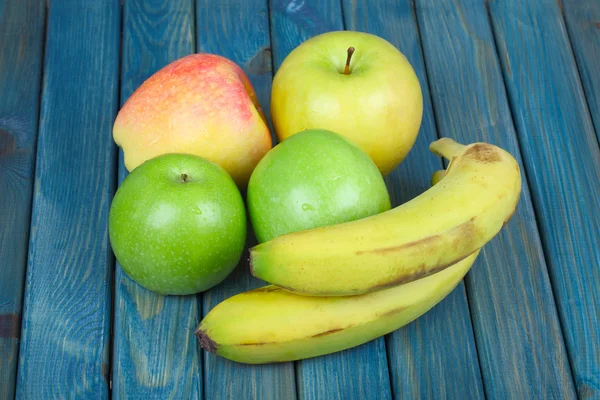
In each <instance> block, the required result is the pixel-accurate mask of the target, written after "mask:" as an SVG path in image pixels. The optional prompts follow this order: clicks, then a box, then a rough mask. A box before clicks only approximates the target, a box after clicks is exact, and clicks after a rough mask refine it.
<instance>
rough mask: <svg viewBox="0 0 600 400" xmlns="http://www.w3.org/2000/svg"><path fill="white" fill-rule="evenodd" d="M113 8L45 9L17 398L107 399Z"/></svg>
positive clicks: (104, 4) (115, 60)
mask: <svg viewBox="0 0 600 400" xmlns="http://www.w3.org/2000/svg"><path fill="white" fill-rule="evenodd" d="M120 21H121V20H120V3H119V1H118V0H112V1H98V0H97V1H91V0H90V1H86V2H85V3H80V2H73V1H67V0H65V1H61V0H52V3H51V5H50V8H49V10H48V30H47V34H46V54H45V60H44V74H43V87H42V103H41V109H40V122H39V137H38V145H37V159H36V169H35V185H34V192H33V208H32V215H31V234H30V241H29V259H28V264H27V282H26V292H25V300H24V310H23V327H22V335H21V351H20V355H19V371H18V378H17V397H18V398H39V397H44V398H68V397H86V398H95V399H106V398H108V397H109V392H110V388H109V378H110V376H109V374H110V364H109V360H110V354H109V350H110V325H111V297H112V290H113V273H112V270H113V265H114V264H113V257H112V254H111V250H110V247H109V243H108V210H109V206H110V201H111V199H112V196H113V194H114V190H115V186H116V179H115V178H116V175H115V172H116V166H117V158H116V151H115V146H114V143H113V141H112V138H111V126H112V122H113V120H114V118H115V116H116V112H117V108H118V82H119V40H120V39H119V35H120Z"/></svg>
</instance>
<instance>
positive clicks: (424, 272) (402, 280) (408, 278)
mask: <svg viewBox="0 0 600 400" xmlns="http://www.w3.org/2000/svg"><path fill="white" fill-rule="evenodd" d="M470 255H471V254H467V255H466V256H464V257H460V258H457V259H456V260H453V261H451V262H449V263H447V264H440V265H436V266H435V267H433V268H429V269H425V266H424V265H421V266H419V267H418V268H417V269H416V270H415V271H413V272H412V273H410V274H407V275H402V276H400V277H398V278H396V279H393V280H390V281H383V282H381V283H378V284H377V285H374V286H371V287H370V288H369V290H368V291H369V292H374V291H376V290H381V289H386V288H389V287H392V286H398V285H404V284H406V283H409V282H414V281H416V280H419V279H422V278H426V277H428V276H430V275H433V274H436V273H438V272H441V271H443V270H445V269H446V268H448V267H451V266H453V265H454V264H456V263H457V262H460V261H462V260H464V259H465V258H467V257H469V256H470ZM386 314H387V313H386Z"/></svg>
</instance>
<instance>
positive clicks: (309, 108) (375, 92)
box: [271, 31, 423, 176]
mask: <svg viewBox="0 0 600 400" xmlns="http://www.w3.org/2000/svg"><path fill="white" fill-rule="evenodd" d="M350 47H354V53H353V54H352V58H351V60H350V65H349V73H348V74H344V69H345V65H346V59H347V55H348V54H347V53H348V49H349V48H350ZM422 116H423V96H422V92H421V86H420V83H419V79H418V77H417V75H416V73H415V71H414V69H413V68H412V65H411V64H410V63H409V61H408V60H407V59H406V57H405V56H404V55H403V54H402V53H401V52H400V51H399V50H398V49H397V48H396V47H394V46H393V45H392V44H391V43H389V42H388V41H386V40H384V39H383V38H381V37H379V36H376V35H372V34H369V33H365V32H357V31H333V32H327V33H323V34H321V35H317V36H315V37H312V38H310V39H308V40H307V41H305V42H303V43H302V44H300V45H299V46H298V47H296V48H295V49H294V50H292V51H291V52H290V54H288V55H287V56H286V58H285V59H284V61H283V63H282V64H281V66H280V68H279V69H278V70H277V73H276V74H275V77H274V78H273V85H272V93H271V118H272V121H273V126H274V128H275V132H276V134H277V138H278V140H279V141H283V140H285V139H286V138H288V137H289V136H291V135H293V134H296V133H297V132H300V131H302V130H305V129H327V130H331V131H334V132H337V133H339V134H341V135H342V136H344V137H346V138H348V139H350V140H351V141H352V142H353V143H354V144H356V145H357V146H358V147H359V148H361V149H362V150H363V151H364V152H365V153H367V154H368V155H369V156H370V157H371V159H372V160H373V161H374V162H375V164H376V165H377V167H378V168H379V170H380V171H381V173H382V174H383V175H384V176H385V175H387V174H389V173H390V172H392V171H393V170H394V169H395V168H396V166H398V164H400V162H402V160H403V159H404V158H405V157H406V155H407V154H408V152H409V151H410V149H411V148H412V147H413V145H414V143H415V141H416V139H417V135H418V133H419V129H420V126H421V119H422Z"/></svg>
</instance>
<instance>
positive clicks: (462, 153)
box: [196, 138, 521, 364]
mask: <svg viewBox="0 0 600 400" xmlns="http://www.w3.org/2000/svg"><path fill="white" fill-rule="evenodd" d="M430 150H431V151H432V152H433V153H435V154H437V155H440V156H443V157H445V158H447V159H448V160H449V161H450V163H449V165H448V168H447V169H446V170H442V171H437V172H436V173H435V174H434V176H433V177H432V184H433V186H432V187H431V188H430V189H428V190H427V191H425V192H424V193H422V194H421V195H420V196H418V197H416V198H414V199H413V200H411V201H409V202H407V203H404V204H402V205H400V206H398V207H396V208H394V209H392V210H389V211H386V212H383V213H380V214H377V215H374V216H371V217H368V218H364V219H360V220H356V221H352V222H346V223H342V224H337V225H332V226H327V227H322V228H316V229H310V230H305V231H299V232H295V233H290V234H287V235H283V236H279V237H277V238H275V239H273V240H271V241H268V242H265V243H261V244H259V245H257V246H255V247H253V248H251V249H250V257H251V272H252V274H253V275H254V276H256V277H258V278H261V279H263V280H265V281H267V282H269V283H271V285H269V286H265V287H263V288H260V289H256V290H252V291H249V292H245V293H241V294H239V295H236V296H233V297H231V298H229V299H227V300H225V301H223V302H222V303H220V304H218V305H217V306H216V307H215V308H214V309H213V310H211V311H210V312H209V313H208V315H206V317H205V318H204V319H203V320H202V321H201V323H200V325H199V326H198V328H197V330H196V335H197V336H198V338H199V341H200V345H201V347H202V348H204V349H205V350H207V351H211V352H214V353H216V354H218V355H221V356H223V357H225V358H228V359H231V360H234V361H238V362H243V363H250V364H257V363H270V362H282V361H291V360H298V359H303V358H309V357H315V356H319V355H323V354H328V353H332V352H336V351H340V350H344V349H348V348H351V347H354V346H358V345H360V344H363V343H366V342H368V341H370V340H372V339H375V338H377V337H379V336H382V335H385V334H387V333H390V332H392V331H394V330H396V329H398V328H400V327H402V326H404V325H406V324H408V323H409V322H411V321H413V320H414V319H416V318H418V317H419V316H421V315H422V314H424V313H425V312H427V311H428V310H429V309H431V308H432V307H433V306H434V305H435V304H437V303H438V302H439V301H441V300H442V299H443V298H444V297H445V296H446V295H448V293H450V292H451V291H452V290H453V289H454V288H455V287H456V285H457V284H458V283H459V282H460V281H461V280H462V278H463V277H464V276H465V275H466V273H467V272H468V271H469V269H470V268H471V266H472V265H473V263H474V262H475V259H476V258H477V255H478V253H479V251H480V249H481V247H483V246H484V245H485V244H486V243H487V242H489V241H490V240H491V239H492V238H493V237H494V236H495V235H496V234H497V233H498V232H499V231H500V229H502V227H503V226H504V224H506V222H507V221H508V220H509V219H510V217H511V216H512V214H513V212H514V210H515V208H516V206H517V203H518V201H519V197H520V193H521V174H520V170H519V166H518V163H517V162H516V160H515V159H514V157H512V156H511V155H510V154H509V153H508V152H506V151H504V150H502V149H500V148H498V147H496V146H494V145H491V144H488V143H473V144H470V145H467V146H464V145H461V144H459V143H457V142H455V141H453V140H451V139H449V138H443V139H440V140H437V141H435V142H433V143H432V144H431V146H430Z"/></svg>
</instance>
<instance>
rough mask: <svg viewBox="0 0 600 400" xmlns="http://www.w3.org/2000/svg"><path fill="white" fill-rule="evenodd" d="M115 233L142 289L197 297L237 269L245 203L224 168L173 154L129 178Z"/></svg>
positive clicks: (112, 223)
mask: <svg viewBox="0 0 600 400" xmlns="http://www.w3.org/2000/svg"><path fill="white" fill-rule="evenodd" d="M109 234H110V242H111V245H112V248H113V251H114V253H115V256H116V258H117V260H118V261H119V263H120V264H121V267H122V268H123V270H124V271H125V273H127V275H129V276H130V277H131V278H132V279H133V280H135V281H136V282H138V283H139V284H140V285H142V286H144V287H145V288H147V289H150V290H153V291H155V292H158V293H160V294H177V295H185V294H192V293H198V292H201V291H204V290H207V289H209V288H211V287H213V286H214V285H216V284H217V283H219V282H221V281H222V280H223V279H225V277H227V275H229V273H231V271H232V270H233V269H234V268H235V266H236V264H237V263H238V261H239V259H240V257H241V255H242V252H243V250H244V244H245V240H246V214H245V208H244V201H243V199H242V196H241V194H240V192H239V190H238V188H237V186H236V185H235V183H234V181H233V180H232V178H231V177H230V176H229V175H228V174H227V172H226V171H225V170H224V169H223V168H221V167H220V166H218V165H217V164H215V163H213V162H210V161H208V160H206V159H204V158H201V157H198V156H194V155H185V154H166V155H163V156H159V157H156V158H152V159H150V160H148V161H146V162H144V163H143V164H141V165H140V166H138V167H137V168H135V169H134V170H133V171H132V172H131V174H129V175H128V176H127V178H125V180H124V181H123V183H122V184H121V186H120V187H119V189H118V190H117V193H116V194H115V197H114V199H113V201H112V204H111V208H110V214H109Z"/></svg>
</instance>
